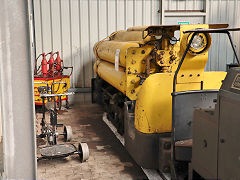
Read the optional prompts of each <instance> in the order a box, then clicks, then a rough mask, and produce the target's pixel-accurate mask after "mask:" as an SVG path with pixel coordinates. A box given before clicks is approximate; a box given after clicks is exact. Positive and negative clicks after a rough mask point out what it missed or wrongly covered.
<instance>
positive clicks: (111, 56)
mask: <svg viewBox="0 0 240 180" xmlns="http://www.w3.org/2000/svg"><path fill="white" fill-rule="evenodd" d="M129 47H139V44H138V43H134V42H133V43H132V42H131V43H128V42H118V41H104V42H102V43H100V44H99V45H98V51H97V54H98V57H99V58H100V59H104V60H105V61H108V62H111V63H113V64H114V63H115V53H116V50H117V49H120V54H119V65H120V66H122V67H125V66H126V58H125V56H126V52H127V49H128V48H129Z"/></svg>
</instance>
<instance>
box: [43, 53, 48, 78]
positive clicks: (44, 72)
mask: <svg viewBox="0 0 240 180" xmlns="http://www.w3.org/2000/svg"><path fill="white" fill-rule="evenodd" d="M42 55H43V59H42V75H43V77H46V76H47V73H48V67H47V65H48V62H47V59H46V57H45V53H43V54H42Z"/></svg>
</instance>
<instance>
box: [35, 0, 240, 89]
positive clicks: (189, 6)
mask: <svg viewBox="0 0 240 180" xmlns="http://www.w3.org/2000/svg"><path fill="white" fill-rule="evenodd" d="M33 1H34V11H35V14H34V15H35V34H36V54H37V55H38V54H40V53H42V52H49V51H57V50H59V51H60V52H61V57H63V59H64V62H65V65H66V66H74V73H73V76H72V79H71V82H72V84H71V87H73V88H75V87H90V86H91V83H90V79H91V77H92V76H93V75H94V73H93V70H92V66H93V62H94V57H93V53H92V48H93V45H94V43H95V42H97V41H99V40H101V39H103V38H104V37H106V36H107V35H109V34H111V33H112V32H114V31H116V30H120V29H126V28H128V27H131V26H138V25H151V24H152V25H158V24H160V22H161V21H160V14H159V13H158V10H159V2H160V0H33ZM205 2H207V5H206V4H205ZM205 5H206V7H207V10H206V11H207V15H206V19H203V20H202V21H203V22H204V20H206V22H208V23H229V24H230V25H231V26H232V27H240V21H239V18H238V17H240V12H239V11H238V9H240V1H239V0H207V1H205V0H164V9H165V10H167V11H176V10H203V9H204V8H205ZM171 18H172V17H168V18H166V22H165V23H166V24H167V23H168V22H169V23H171V22H174V21H173V20H172V19H171ZM174 18H176V17H174ZM180 19H184V18H183V17H181V18H180ZM197 21H200V20H199V19H196V17H195V22H197ZM215 37H216V38H215ZM233 38H234V40H235V42H236V45H237V46H238V47H240V43H239V42H240V34H239V33H233ZM238 52H240V49H239V48H238ZM209 57H210V61H208V64H207V67H206V69H207V70H225V69H226V63H231V62H233V53H232V50H231V48H230V45H229V44H228V42H227V38H226V37H225V36H224V35H213V46H212V48H211V53H210V55H209Z"/></svg>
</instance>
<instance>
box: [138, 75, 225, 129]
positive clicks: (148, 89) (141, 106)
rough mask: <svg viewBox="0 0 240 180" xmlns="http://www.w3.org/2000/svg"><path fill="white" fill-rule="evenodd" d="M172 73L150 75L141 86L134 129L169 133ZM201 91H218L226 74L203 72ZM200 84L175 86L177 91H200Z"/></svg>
mask: <svg viewBox="0 0 240 180" xmlns="http://www.w3.org/2000/svg"><path fill="white" fill-rule="evenodd" d="M173 76H174V74H172V73H156V74H153V75H151V76H150V77H149V78H147V80H146V81H145V82H144V84H143V85H142V87H141V89H140V91H139V93H138V95H137V100H136V107H135V127H136V129H137V130H139V131H140V132H143V133H163V132H171V127H172V96H171V93H172V86H173ZM203 76H204V84H203V89H219V88H220V86H221V84H222V83H221V81H222V80H223V79H224V78H225V76H226V72H205V73H204V75H203ZM200 89H201V83H186V84H177V86H176V90H177V91H187V90H200Z"/></svg>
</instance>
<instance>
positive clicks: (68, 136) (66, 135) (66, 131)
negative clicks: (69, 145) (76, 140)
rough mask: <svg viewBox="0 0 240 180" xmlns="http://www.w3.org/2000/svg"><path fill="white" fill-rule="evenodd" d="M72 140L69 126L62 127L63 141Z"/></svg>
mask: <svg viewBox="0 0 240 180" xmlns="http://www.w3.org/2000/svg"><path fill="white" fill-rule="evenodd" d="M71 139H72V128H71V126H64V141H65V142H67V141H71Z"/></svg>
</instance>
